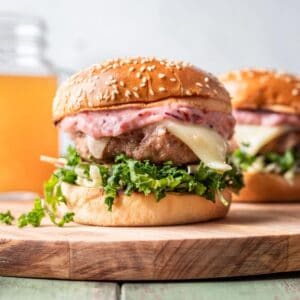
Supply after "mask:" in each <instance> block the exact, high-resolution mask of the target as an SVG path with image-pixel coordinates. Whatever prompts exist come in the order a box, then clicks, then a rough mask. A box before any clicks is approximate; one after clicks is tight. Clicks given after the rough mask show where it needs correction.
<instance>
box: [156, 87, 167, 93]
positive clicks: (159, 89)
mask: <svg viewBox="0 0 300 300" xmlns="http://www.w3.org/2000/svg"><path fill="white" fill-rule="evenodd" d="M158 91H159V92H165V91H166V89H165V88H164V87H162V86H161V87H160V88H158Z"/></svg>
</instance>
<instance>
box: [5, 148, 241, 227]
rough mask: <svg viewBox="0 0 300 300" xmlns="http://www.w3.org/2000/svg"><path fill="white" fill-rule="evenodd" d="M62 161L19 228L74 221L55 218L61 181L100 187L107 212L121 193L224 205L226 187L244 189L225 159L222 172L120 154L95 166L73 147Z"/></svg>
mask: <svg viewBox="0 0 300 300" xmlns="http://www.w3.org/2000/svg"><path fill="white" fill-rule="evenodd" d="M65 159H66V164H65V165H64V166H63V167H61V168H58V169H57V170H55V171H54V173H53V174H52V176H51V177H50V179H49V180H48V181H47V182H46V183H45V184H44V199H43V200H42V199H40V198H37V199H35V201H34V207H33V209H32V210H31V211H30V212H28V213H26V214H22V215H21V216H20V217H19V218H18V221H17V224H18V226H19V227H25V226H28V225H31V226H33V227H37V226H40V225H41V222H42V220H43V218H45V217H46V216H48V217H49V218H50V220H51V221H52V223H53V224H55V225H56V226H60V227H62V226H64V225H65V224H66V223H69V222H72V221H73V218H74V213H72V212H67V213H66V214H65V215H64V216H63V217H62V218H61V219H58V218H57V207H58V206H59V205H61V204H66V199H65V197H64V195H63V193H62V187H61V184H62V183H63V182H66V183H70V184H75V185H81V186H86V187H95V188H103V189H104V192H105V199H104V202H105V204H106V205H107V209H108V210H109V211H112V209H113V204H114V200H115V199H116V198H117V196H118V194H119V193H120V192H121V191H122V192H124V193H125V194H126V195H131V194H132V193H133V192H139V193H143V194H144V195H149V194H153V195H154V196H155V198H156V200H157V201H160V200H161V199H162V198H164V197H165V196H166V193H167V192H176V193H190V194H196V195H199V196H203V197H205V198H207V199H208V200H210V201H213V202H214V201H215V197H216V196H218V197H219V198H220V200H221V201H222V203H223V204H224V205H227V204H228V203H227V200H226V199H225V198H224V197H222V194H221V191H222V190H224V189H225V188H227V187H229V188H231V189H233V190H234V191H238V190H239V189H241V188H242V187H243V180H242V175H241V172H240V170H239V167H237V166H236V165H234V164H233V163H232V162H231V159H228V163H230V164H231V165H232V169H231V170H229V171H226V172H224V173H218V172H216V171H215V170H213V169H210V168H208V167H206V166H205V165H204V164H203V163H200V164H199V165H197V166H192V167H191V166H190V167H188V166H187V167H183V166H182V167H180V166H174V165H173V163H172V162H170V161H168V162H165V163H164V164H162V165H156V164H154V163H152V162H150V161H149V160H144V161H138V160H135V159H132V158H129V157H126V156H125V155H123V154H120V155H118V156H117V157H116V158H115V162H114V164H112V165H109V166H108V165H104V164H96V163H92V162H86V161H82V159H81V158H80V156H79V154H78V153H77V152H76V150H75V149H74V148H72V147H69V148H68V151H67V155H66V156H65ZM191 170H193V171H191ZM6 214H7V215H9V216H10V217H9V216H8V217H7V219H5V217H4V216H3V220H5V221H4V222H5V223H7V224H11V223H12V220H13V217H12V216H11V214H10V213H9V214H8V213H6ZM0 221H1V215H0Z"/></svg>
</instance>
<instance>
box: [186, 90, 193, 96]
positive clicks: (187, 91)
mask: <svg viewBox="0 0 300 300" xmlns="http://www.w3.org/2000/svg"><path fill="white" fill-rule="evenodd" d="M185 94H186V95H188V96H192V95H193V93H192V92H191V91H190V90H186V91H185Z"/></svg>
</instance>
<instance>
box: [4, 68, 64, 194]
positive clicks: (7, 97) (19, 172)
mask: <svg viewBox="0 0 300 300" xmlns="http://www.w3.org/2000/svg"><path fill="white" fill-rule="evenodd" d="M56 86H57V80H56V77H54V76H28V75H26V76H23V75H3V74H1V75H0V191H1V192H10V191H32V192H37V193H40V194H41V193H42V188H43V182H44V181H45V180H47V179H48V178H49V176H50V175H51V173H52V171H53V167H52V166H50V165H47V164H45V163H42V162H40V160H39V157H40V155H41V154H46V155H50V156H57V155H58V136H57V131H56V129H55V127H54V125H53V122H52V118H51V105H52V100H53V97H54V94H55V90H56Z"/></svg>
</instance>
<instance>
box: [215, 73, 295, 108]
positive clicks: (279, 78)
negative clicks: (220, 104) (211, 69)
mask: <svg viewBox="0 0 300 300" xmlns="http://www.w3.org/2000/svg"><path fill="white" fill-rule="evenodd" d="M220 80H221V82H222V83H223V84H224V85H225V88H226V89H227V90H228V91H229V93H230V96H231V97H232V106H233V108H234V109H265V110H270V111H274V112H280V113H291V114H300V78H299V77H297V76H294V75H291V74H286V73H279V72H274V71H269V70H255V69H253V70H251V69H247V70H241V71H233V72H229V73H227V74H225V75H222V76H220Z"/></svg>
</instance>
